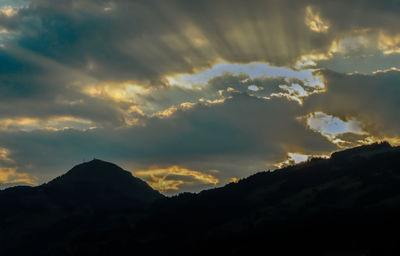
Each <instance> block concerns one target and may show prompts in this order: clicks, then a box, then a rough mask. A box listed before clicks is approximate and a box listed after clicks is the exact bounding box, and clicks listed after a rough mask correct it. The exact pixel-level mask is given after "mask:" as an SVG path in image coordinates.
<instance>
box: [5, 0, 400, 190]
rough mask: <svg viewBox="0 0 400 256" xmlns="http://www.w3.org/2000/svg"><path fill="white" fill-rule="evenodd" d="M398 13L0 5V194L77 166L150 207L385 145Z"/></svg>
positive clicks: (398, 125)
mask: <svg viewBox="0 0 400 256" xmlns="http://www.w3.org/2000/svg"><path fill="white" fill-rule="evenodd" d="M398 24H400V4H399V2H398V0H386V1H385V0H350V1H344V0H337V1H331V0H318V1H317V0H303V1H300V0H279V1H278V0H263V1H261V0H246V1H244V0H241V1H239V0H218V1H212V0H203V1H190V0H167V1H166V0H129V1H128V0H115V1H105V0H31V1H18V0H0V188H5V187H9V186H14V185H21V184H27V185H38V184H42V183H44V182H48V181H50V180H51V179H53V178H55V177H57V176H58V175H60V174H62V173H65V172H66V171H68V170H69V169H70V168H72V167H73V166H74V165H76V164H79V163H82V162H85V161H90V160H91V159H93V158H98V159H102V160H105V161H110V162H114V163H116V164H118V165H120V166H121V167H123V168H124V169H126V170H129V171H130V172H132V173H133V175H135V176H137V177H139V178H142V179H144V180H145V181H147V182H148V183H149V184H150V185H151V186H152V187H153V188H155V189H158V190H159V191H161V192H162V193H164V194H166V195H173V194H177V193H180V192H184V191H191V192H197V191H200V190H202V189H207V188H213V187H218V186H223V185H225V184H227V183H229V182H236V181H237V180H238V179H241V178H244V177H247V176H249V175H251V174H254V173H256V172H258V171H264V170H275V169H277V168H279V167H282V166H285V165H289V164H293V163H297V162H301V161H306V160H307V159H309V158H310V157H317V156H320V157H325V156H329V155H330V154H331V153H332V152H334V151H337V150H341V149H344V148H348V147H354V146H357V145H363V144H369V143H373V142H378V141H383V140H386V141H389V142H390V143H391V144H392V145H400V115H399V114H400V27H399V26H398Z"/></svg>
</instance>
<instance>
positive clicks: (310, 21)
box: [305, 6, 329, 33]
mask: <svg viewBox="0 0 400 256" xmlns="http://www.w3.org/2000/svg"><path fill="white" fill-rule="evenodd" d="M305 23H306V25H307V26H308V27H309V28H310V29H311V30H312V31H315V32H318V33H325V32H328V30H329V24H328V22H327V21H325V20H323V19H322V18H321V16H320V14H318V13H316V12H314V10H313V9H312V7H311V6H307V8H306V19H305Z"/></svg>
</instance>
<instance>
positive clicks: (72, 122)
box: [0, 116, 96, 131]
mask: <svg viewBox="0 0 400 256" xmlns="http://www.w3.org/2000/svg"><path fill="white" fill-rule="evenodd" d="M95 127H96V126H95V124H94V123H93V122H92V121H90V120H86V119H82V118H77V117H73V116H57V117H51V118H47V119H39V118H29V117H22V118H14V119H12V118H5V119H0V131H1V130H3V131H6V130H21V131H33V130H52V131H58V130H64V129H71V128H74V129H79V130H87V129H93V128H95Z"/></svg>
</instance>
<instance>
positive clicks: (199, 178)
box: [133, 165, 219, 192]
mask: <svg viewBox="0 0 400 256" xmlns="http://www.w3.org/2000/svg"><path fill="white" fill-rule="evenodd" d="M133 174H134V175H135V176H137V177H139V178H142V179H144V180H145V181H147V183H149V185H150V186H152V187H153V188H154V189H156V190H158V191H160V192H167V191H170V190H179V188H180V186H181V185H183V184H193V183H201V184H213V185H216V184H218V183H219V179H218V178H216V177H215V176H213V175H212V174H207V173H205V172H199V171H194V170H190V169H187V168H184V167H179V166H177V165H174V166H170V167H167V168H159V167H151V168H149V169H147V170H137V171H134V172H133Z"/></svg>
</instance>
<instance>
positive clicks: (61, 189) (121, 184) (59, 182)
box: [41, 159, 162, 205]
mask: <svg viewBox="0 0 400 256" xmlns="http://www.w3.org/2000/svg"><path fill="white" fill-rule="evenodd" d="M41 189H42V190H43V191H46V192H48V193H51V194H53V195H56V196H61V197H64V198H65V199H66V200H68V199H70V198H71V197H76V198H77V199H80V200H82V199H88V200H89V202H93V200H94V198H96V199H98V200H101V201H104V200H107V199H108V200H115V199H116V198H114V197H119V198H127V199H130V200H133V201H139V202H141V203H142V202H151V201H153V200H155V199H157V198H160V197H162V195H161V194H160V193H159V192H158V191H156V190H154V189H152V188H151V187H150V186H149V185H148V184H147V183H146V182H144V181H142V180H141V179H139V178H136V177H133V176H132V174H131V173H130V172H128V171H125V170H123V169H121V168H120V167H118V166H117V165H115V164H112V163H108V162H105V161H102V160H98V159H94V160H92V161H90V162H87V163H83V164H80V165H77V166H75V167H74V168H72V169H71V170H70V171H68V172H67V173H66V174H64V175H62V176H60V177H58V178H56V179H54V180H52V181H50V182H49V183H47V184H44V185H42V186H41ZM100 203H101V204H104V205H107V204H105V203H104V202H100Z"/></svg>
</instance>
